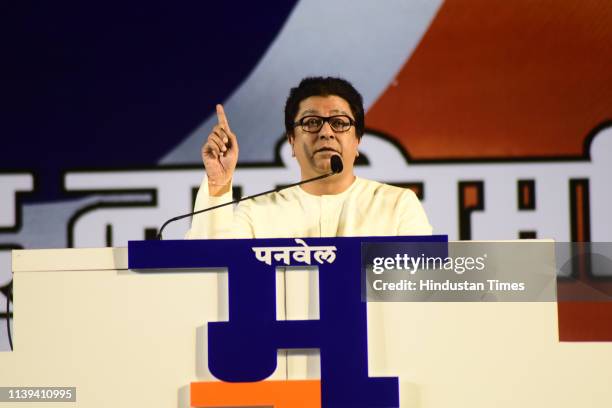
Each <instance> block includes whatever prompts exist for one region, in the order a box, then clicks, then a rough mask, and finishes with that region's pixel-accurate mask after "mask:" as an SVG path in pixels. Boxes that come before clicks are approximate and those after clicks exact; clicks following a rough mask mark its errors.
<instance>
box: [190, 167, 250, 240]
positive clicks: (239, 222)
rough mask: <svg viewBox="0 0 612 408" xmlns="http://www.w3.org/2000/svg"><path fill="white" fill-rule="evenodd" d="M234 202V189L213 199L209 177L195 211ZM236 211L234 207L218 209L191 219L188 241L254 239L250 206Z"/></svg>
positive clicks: (203, 183) (196, 203) (204, 181)
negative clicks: (209, 188) (209, 189)
mask: <svg viewBox="0 0 612 408" xmlns="http://www.w3.org/2000/svg"><path fill="white" fill-rule="evenodd" d="M230 201H232V188H231V186H230V189H229V191H228V192H227V193H225V194H223V195H221V196H218V197H212V196H210V194H209V192H208V177H204V180H202V184H201V185H200V189H199V190H198V194H197V196H196V201H195V206H194V211H199V210H202V209H204V208H210V207H214V206H216V205H220V204H225V203H228V202H230ZM239 207H240V208H239V210H238V211H236V213H235V210H234V206H233V205H228V206H225V207H221V208H217V209H214V210H211V211H207V212H204V213H201V214H196V215H194V216H192V218H191V228H190V229H189V231H187V234H186V235H185V238H186V239H207V238H216V239H224V238H253V232H252V230H253V229H252V225H251V222H250V211H249V209H250V206H248V205H247V206H239Z"/></svg>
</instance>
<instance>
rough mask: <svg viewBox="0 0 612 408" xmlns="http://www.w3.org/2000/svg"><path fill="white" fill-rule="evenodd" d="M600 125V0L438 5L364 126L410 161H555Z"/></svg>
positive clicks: (605, 102)
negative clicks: (388, 139) (391, 140)
mask: <svg viewBox="0 0 612 408" xmlns="http://www.w3.org/2000/svg"><path fill="white" fill-rule="evenodd" d="M607 119H612V7H610V2H609V0H571V1H569V0H541V1H532V0H512V1H507V2H499V1H489V0H446V1H445V2H444V3H443V5H442V7H441V8H440V10H439V12H438V14H437V16H436V17H435V19H434V20H433V22H432V24H431V26H430V28H429V30H428V31H427V33H426V34H425V35H424V37H423V39H422V41H421V43H420V44H419V46H418V47H417V49H416V50H415V52H414V54H413V55H412V56H411V58H410V59H409V60H408V61H407V62H406V63H405V65H404V66H403V67H402V69H401V71H400V72H399V73H398V74H397V76H396V79H395V81H394V83H393V84H391V85H390V86H389V88H388V89H387V90H386V92H384V94H382V95H381V96H380V98H379V99H378V100H377V101H376V102H375V103H374V105H373V106H372V107H371V109H370V110H369V112H368V113H367V116H366V125H367V127H368V128H370V129H373V130H378V131H381V132H383V133H386V134H388V135H390V136H392V137H393V138H396V139H397V140H398V141H399V142H400V143H401V144H402V145H403V146H404V147H405V148H406V149H407V150H408V152H409V154H410V156H411V157H412V158H414V159H462V158H466V159H469V158H482V157H486V158H509V157H558V156H578V155H581V154H582V152H583V144H584V140H585V137H586V136H587V135H588V134H589V132H590V131H591V130H592V129H594V128H595V127H596V126H597V125H598V124H600V123H602V122H603V121H605V120H607Z"/></svg>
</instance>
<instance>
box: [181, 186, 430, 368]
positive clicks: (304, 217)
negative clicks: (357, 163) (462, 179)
mask: <svg viewBox="0 0 612 408" xmlns="http://www.w3.org/2000/svg"><path fill="white" fill-rule="evenodd" d="M230 191H231V190H230ZM231 200H232V195H231V192H228V193H227V194H225V195H223V196H220V197H211V196H209V193H208V180H207V179H206V178H204V181H203V182H202V185H201V187H200V190H199V191H198V195H197V197H196V203H195V210H196V211H197V210H201V209H204V208H208V207H212V206H215V205H219V204H223V203H226V202H229V201H231ZM431 232H432V228H431V225H430V224H429V221H428V220H427V216H426V215H425V211H424V210H423V207H422V205H421V203H420V202H419V200H418V198H417V197H416V195H415V194H414V192H412V191H411V190H409V189H404V188H399V187H394V186H390V185H387V184H382V183H379V182H376V181H371V180H366V179H362V178H358V177H357V178H356V179H355V181H354V182H353V184H352V185H351V186H350V187H349V188H348V189H347V190H346V191H344V192H342V193H340V194H335V195H322V196H316V195H312V194H309V193H307V192H305V191H304V190H302V189H301V188H300V187H299V186H297V187H291V188H288V189H286V190H283V191H281V192H279V193H272V194H267V195H264V196H261V197H257V198H255V199H252V200H247V201H243V202H241V203H239V204H238V205H237V206H236V208H235V209H234V208H232V206H227V207H223V208H219V209H215V210H212V211H210V212H207V213H204V214H201V215H196V216H194V217H193V219H192V223H191V229H190V230H189V231H188V233H187V236H186V238H191V239H197V238H298V237H304V238H308V237H342V236H384V235H431ZM301 269H302V270H300V269H295V268H292V270H291V272H286V271H285V268H277V274H276V279H277V284H276V286H277V318H278V319H279V320H284V319H291V320H303V319H318V318H319V316H318V314H319V307H318V306H319V290H318V286H319V285H318V274H317V273H315V272H316V268H314V269H313V268H310V269H308V268H301ZM316 378H320V355H319V352H318V350H309V351H305V350H288V351H279V358H278V365H277V370H276V371H275V373H274V374H273V375H272V377H271V379H294V380H297V379H316Z"/></svg>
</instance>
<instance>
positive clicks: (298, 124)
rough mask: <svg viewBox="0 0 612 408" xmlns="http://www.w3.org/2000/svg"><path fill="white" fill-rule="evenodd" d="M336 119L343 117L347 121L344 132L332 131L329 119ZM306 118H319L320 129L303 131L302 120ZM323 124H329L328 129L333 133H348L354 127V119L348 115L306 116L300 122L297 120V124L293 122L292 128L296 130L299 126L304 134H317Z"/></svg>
mask: <svg viewBox="0 0 612 408" xmlns="http://www.w3.org/2000/svg"><path fill="white" fill-rule="evenodd" d="M338 117H343V118H347V119H348V120H349V127H348V128H347V129H346V130H336V129H334V127H333V126H332V124H331V122H330V119H333V118H338ZM308 118H319V119H321V120H322V122H321V127H320V128H318V129H317V130H313V131H310V130H306V129H304V124H303V122H304V119H308ZM325 122H327V123H328V124H329V127H330V128H331V129H332V130H333V131H334V132H338V133H344V132H348V131H349V130H350V129H351V126H355V119H353V118H351V117H350V116H348V115H332V116H319V115H308V116H304V117H303V118H301V119H300V120H298V121H297V122H293V127H294V128H296V127H298V126H300V127H301V128H302V130H303V131H304V132H306V133H317V132H320V131H321V129H323V125H325Z"/></svg>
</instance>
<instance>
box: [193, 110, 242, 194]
mask: <svg viewBox="0 0 612 408" xmlns="http://www.w3.org/2000/svg"><path fill="white" fill-rule="evenodd" d="M202 161H203V162H204V167H205V168H206V174H207V175H208V187H209V192H210V194H211V195H217V194H220V193H223V192H225V191H227V189H229V184H230V182H231V180H232V177H233V175H234V170H235V169H236V163H237V162H238V140H237V139H236V135H234V134H233V133H232V131H231V129H230V127H229V123H228V121H227V117H226V116H225V111H224V110H223V106H222V105H217V125H215V127H213V128H212V131H211V132H210V134H209V135H208V139H207V140H206V143H204V145H203V146H202Z"/></svg>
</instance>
